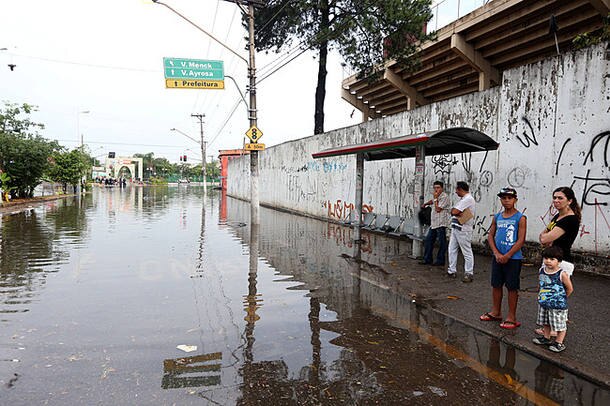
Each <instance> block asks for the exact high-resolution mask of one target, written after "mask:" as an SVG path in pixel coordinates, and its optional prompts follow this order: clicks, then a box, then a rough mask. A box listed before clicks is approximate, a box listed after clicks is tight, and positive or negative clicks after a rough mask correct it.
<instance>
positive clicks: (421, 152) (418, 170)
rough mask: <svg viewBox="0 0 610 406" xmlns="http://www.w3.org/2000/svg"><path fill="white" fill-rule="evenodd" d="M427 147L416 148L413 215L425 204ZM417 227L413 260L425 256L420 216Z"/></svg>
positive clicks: (414, 232) (416, 220)
mask: <svg viewBox="0 0 610 406" xmlns="http://www.w3.org/2000/svg"><path fill="white" fill-rule="evenodd" d="M425 162H426V147H424V146H423V145H418V146H417V147H415V188H414V190H413V213H417V212H418V211H419V210H420V209H421V206H422V205H423V204H424V180H425V171H426V165H425ZM414 220H415V227H414V229H413V234H415V238H414V239H413V245H412V252H411V256H412V257H413V258H420V257H421V256H422V254H423V250H422V248H423V247H422V246H423V244H422V239H423V235H422V231H423V227H422V224H421V223H420V222H419V216H417V214H416V215H415V219H414Z"/></svg>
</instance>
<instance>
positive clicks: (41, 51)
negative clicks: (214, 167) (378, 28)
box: [0, 0, 361, 163]
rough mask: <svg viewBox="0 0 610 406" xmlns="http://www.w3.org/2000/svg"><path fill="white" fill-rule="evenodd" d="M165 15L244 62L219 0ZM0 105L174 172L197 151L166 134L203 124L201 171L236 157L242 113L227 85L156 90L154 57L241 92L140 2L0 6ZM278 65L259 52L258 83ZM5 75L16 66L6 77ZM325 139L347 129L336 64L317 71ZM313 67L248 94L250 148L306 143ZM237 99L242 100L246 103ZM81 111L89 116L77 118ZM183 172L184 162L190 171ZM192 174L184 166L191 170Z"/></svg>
mask: <svg viewBox="0 0 610 406" xmlns="http://www.w3.org/2000/svg"><path fill="white" fill-rule="evenodd" d="M165 2H166V3H167V4H168V5H170V6H171V7H172V8H174V9H176V10H177V11H179V12H180V13H181V14H183V15H185V16H186V17H188V18H189V19H191V20H192V21H193V22H195V23H196V24H197V25H199V26H200V27H202V28H203V29H205V30H206V31H208V32H210V33H211V34H213V35H214V36H215V37H216V38H218V39H219V40H221V41H222V42H224V43H226V44H227V45H228V46H229V47H230V48H231V49H233V50H235V51H236V52H237V53H238V54H240V55H242V56H243V57H244V58H246V59H247V58H248V52H247V50H246V49H245V47H246V40H245V36H246V32H245V30H244V29H243V28H242V26H241V12H240V10H239V8H238V7H237V6H236V5H235V4H234V3H230V2H227V1H221V0H166V1H165ZM1 48H6V50H2V51H0V102H4V101H8V102H11V103H29V104H33V105H36V106H38V112H36V113H35V114H34V115H33V116H32V118H33V119H34V120H35V121H36V122H39V123H42V124H44V125H45V129H44V130H42V131H41V135H42V136H44V137H45V138H48V139H55V140H59V141H60V144H62V145H64V146H66V147H68V148H74V147H76V146H78V145H79V143H80V134H82V138H83V142H84V143H85V144H86V145H87V146H88V148H89V150H90V151H91V154H92V155H96V156H97V155H100V156H101V155H104V154H107V152H110V151H113V152H116V154H117V156H118V155H120V156H131V155H132V154H134V153H138V152H140V153H147V152H154V154H155V156H160V157H166V158H168V159H169V160H170V161H172V162H176V161H178V159H179V156H180V155H183V154H185V155H189V154H190V155H191V156H192V157H193V161H196V158H199V159H200V158H201V153H200V149H199V146H198V145H197V144H196V143H194V142H192V141H191V140H189V139H188V138H187V137H184V136H182V135H180V134H179V133H178V132H172V131H170V129H171V128H177V129H178V130H180V131H182V132H184V133H186V134H188V135H190V136H191V137H193V138H195V139H199V138H200V128H199V124H198V121H197V120H196V119H195V118H192V117H191V114H205V118H204V137H205V139H206V141H207V153H206V155H208V157H207V160H208V161H209V160H210V158H211V157H210V155H213V156H214V158H215V157H217V155H218V150H220V149H234V148H241V147H242V146H243V143H244V142H245V141H244V140H245V139H246V138H245V132H246V131H247V130H248V128H249V121H248V117H247V112H246V107H245V105H244V104H243V103H241V104H240V105H239V106H237V109H236V110H235V112H234V113H233V114H232V115H231V112H232V111H233V110H234V109H235V106H236V104H237V103H238V101H239V100H241V97H240V96H239V92H238V90H237V89H236V87H235V85H234V84H233V82H231V81H230V80H229V79H226V80H225V89H224V90H194V89H166V88H165V80H164V72H163V57H175V58H189V59H202V60H221V61H223V62H224V70H225V74H226V75H230V76H232V77H233V78H235V80H236V81H237V83H238V85H239V86H240V88H241V90H242V92H245V89H246V83H247V67H246V64H245V63H244V62H243V61H242V60H241V59H239V58H238V57H237V56H235V55H233V54H232V53H231V52H229V51H227V50H225V49H224V48H223V47H222V46H220V45H218V44H216V43H215V42H213V41H211V40H210V39H209V38H208V37H207V36H206V35H205V34H203V33H201V32H200V31H198V30H197V29H196V28H194V27H192V26H191V25H190V24H189V23H188V22H186V21H184V20H182V19H181V18H180V17H179V16H177V15H175V14H174V13H172V12H171V11H170V10H168V9H167V8H165V7H163V6H161V5H158V4H154V3H152V2H151V1H145V0H105V1H93V0H54V1H45V0H0V49H1ZM283 55H285V53H282V54H280V55H277V54H264V53H258V54H257V58H256V65H257V68H258V76H259V78H262V77H263V76H264V75H265V73H269V72H270V71H271V70H272V69H273V67H274V66H275V65H270V64H272V63H273V62H278V61H277V59H278V56H283ZM8 64H15V65H16V67H15V68H14V70H13V71H10V69H9V67H8ZM327 68H328V72H329V73H328V78H327V96H326V121H325V128H326V129H333V128H339V127H344V126H348V125H351V124H356V123H358V122H359V121H360V120H361V115H360V114H357V112H356V113H355V114H353V115H352V117H350V115H351V113H352V111H353V107H351V106H350V105H349V104H348V103H347V102H345V101H343V100H342V99H341V96H340V93H341V81H342V79H343V78H344V77H347V75H348V74H347V73H344V72H343V68H342V67H341V59H340V58H339V57H338V56H337V55H334V54H333V55H332V56H331V58H330V60H329V63H328V66H327ZM316 77H317V60H316V59H315V53H314V52H306V53H304V54H303V55H301V56H299V57H298V58H296V59H295V60H293V61H292V62H290V63H289V64H287V65H286V66H285V67H284V68H282V69H280V70H278V71H277V72H276V73H274V74H272V75H271V76H269V77H268V78H266V79H265V80H263V81H262V82H261V83H260V84H259V85H258V86H257V87H258V91H257V105H258V110H259V111H258V128H259V129H260V130H261V131H262V132H263V136H262V138H261V139H260V142H261V143H264V144H266V145H268V146H271V145H276V144H279V143H282V142H285V141H288V140H291V139H296V138H301V137H305V136H309V135H312V134H313V115H314V92H315V85H316ZM246 99H248V97H247V96H246ZM87 112H88V113H87ZM193 161H192V162H193ZM193 163H195V162H193Z"/></svg>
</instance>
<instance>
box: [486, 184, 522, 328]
mask: <svg viewBox="0 0 610 406" xmlns="http://www.w3.org/2000/svg"><path fill="white" fill-rule="evenodd" d="M498 197H499V198H500V202H501V203H502V207H503V208H504V210H503V211H501V212H499V213H498V214H496V215H495V216H494V217H493V219H492V221H491V227H490V228H489V234H488V236H487V241H488V242H489V246H490V247H491V250H492V252H493V258H492V262H491V288H492V299H493V305H492V308H491V311H489V312H487V313H485V314H483V315H481V317H479V319H480V320H482V321H500V320H502V296H503V287H504V286H506V289H507V290H508V315H507V316H506V319H505V320H504V321H503V322H502V323H500V327H502V328H505V329H514V328H517V327H519V326H520V325H521V323H519V322H518V321H517V301H518V299H519V288H520V282H521V280H520V277H521V260H522V259H523V255H522V253H521V247H522V246H523V244H524V243H525V234H526V231H527V218H526V217H525V216H524V215H523V213H521V212H520V211H519V210H517V209H516V208H515V204H516V203H517V191H516V190H515V189H513V188H510V187H506V188H503V189H501V190H500V193H498Z"/></svg>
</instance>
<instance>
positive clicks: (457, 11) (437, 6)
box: [426, 0, 493, 33]
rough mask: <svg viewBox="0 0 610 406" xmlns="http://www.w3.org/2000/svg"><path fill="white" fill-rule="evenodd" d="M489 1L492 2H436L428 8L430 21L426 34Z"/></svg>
mask: <svg viewBox="0 0 610 406" xmlns="http://www.w3.org/2000/svg"><path fill="white" fill-rule="evenodd" d="M491 1H493V0H437V1H435V2H433V3H432V5H431V6H430V9H431V10H432V19H431V20H430V21H429V22H428V25H427V26H426V32H427V33H430V32H433V31H438V30H439V29H440V28H443V27H444V26H446V25H448V24H450V23H452V22H454V21H456V20H459V19H460V18H461V17H464V16H465V15H466V14H468V13H470V12H471V11H473V10H476V9H477V8H479V7H481V6H484V5H485V4H487V3H490V2H491Z"/></svg>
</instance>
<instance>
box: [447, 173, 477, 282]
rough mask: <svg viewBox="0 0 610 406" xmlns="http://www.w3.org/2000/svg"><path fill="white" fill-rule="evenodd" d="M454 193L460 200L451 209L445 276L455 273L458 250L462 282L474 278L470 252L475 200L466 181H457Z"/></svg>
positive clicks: (454, 275)
mask: <svg viewBox="0 0 610 406" xmlns="http://www.w3.org/2000/svg"><path fill="white" fill-rule="evenodd" d="M455 194H456V195H458V196H459V197H460V200H459V201H458V202H457V203H456V204H455V206H453V208H452V209H451V216H452V218H451V237H450V238H449V269H448V270H447V276H449V277H450V278H455V277H456V276H457V275H456V274H457V260H458V250H459V251H462V255H463V256H464V278H463V279H462V282H464V283H469V282H472V280H473V279H474V276H473V275H474V255H473V254H472V245H471V241H472V228H473V227H472V226H473V225H474V216H475V201H474V197H472V195H471V194H470V186H468V183H466V182H462V181H460V182H458V183H457V184H456V187H455Z"/></svg>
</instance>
